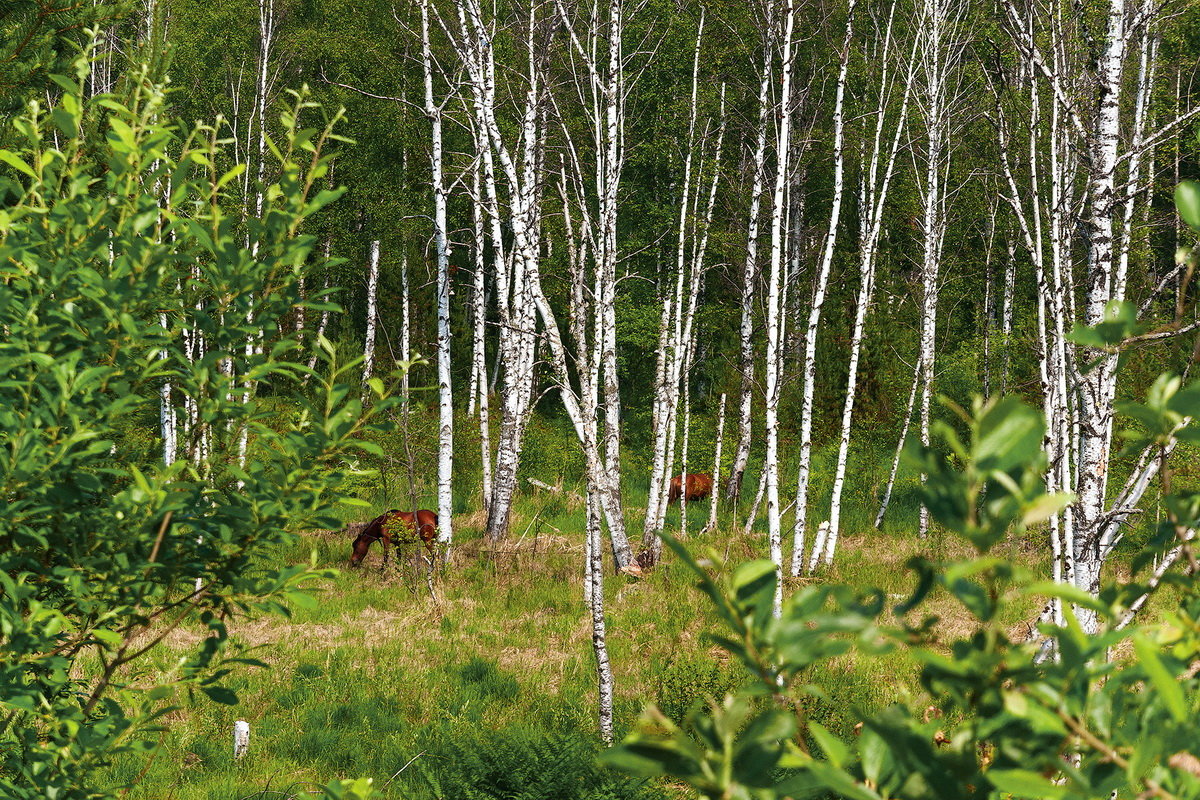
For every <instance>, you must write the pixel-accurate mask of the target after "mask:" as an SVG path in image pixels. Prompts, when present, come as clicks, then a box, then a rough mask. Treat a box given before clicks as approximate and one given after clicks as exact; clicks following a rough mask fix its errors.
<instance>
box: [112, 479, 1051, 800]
mask: <svg viewBox="0 0 1200 800" xmlns="http://www.w3.org/2000/svg"><path fill="white" fill-rule="evenodd" d="M553 505H556V504H555V503H547V502H543V503H540V504H537V503H533V502H531V501H529V500H526V501H524V504H523V505H522V506H521V507H519V508H518V515H517V517H516V521H515V523H514V525H513V533H512V536H511V538H510V540H509V541H508V542H506V543H504V544H502V545H500V546H488V545H485V542H484V540H483V538H482V525H483V518H482V515H481V514H478V513H477V514H474V515H459V516H456V518H455V524H456V530H455V537H456V542H455V547H454V551H453V557H452V559H451V562H450V565H449V566H448V568H447V569H446V570H445V572H444V573H443V574H441V575H440V576H438V578H437V579H436V580H435V581H433V582H432V583H431V582H430V581H428V580H427V576H426V574H425V571H424V570H423V569H421V568H419V567H414V565H413V564H412V563H411V561H408V560H406V559H399V560H394V561H393V563H392V565H391V566H389V568H388V569H387V570H386V571H384V570H382V569H381V553H380V552H379V549H378V545H376V547H375V549H373V550H372V551H371V553H370V554H369V555H368V557H367V560H366V561H365V562H364V565H363V566H362V567H360V568H358V569H356V570H350V569H347V568H346V567H347V559H348V557H349V554H350V541H349V539H348V538H347V537H345V536H343V535H342V534H340V533H339V532H312V533H309V534H306V535H304V536H303V537H301V539H300V541H299V542H298V543H297V544H296V545H295V547H294V548H292V549H291V550H290V551H288V552H285V553H280V554H279V557H280V558H281V559H290V560H291V561H292V562H300V561H309V560H310V559H312V558H315V562H316V564H317V565H318V566H322V567H330V568H338V569H339V570H340V571H339V572H338V574H337V575H336V576H335V577H334V578H333V579H332V580H330V581H327V582H325V584H324V585H323V586H321V587H320V588H319V590H318V591H317V592H316V603H314V604H313V605H312V606H311V607H306V608H295V609H294V610H293V613H292V615H291V618H290V619H287V618H282V617H268V618H260V619H255V620H244V621H240V622H238V623H236V624H234V625H232V627H231V631H232V634H233V636H234V637H235V639H236V640H238V641H239V642H241V643H242V644H244V645H245V646H246V647H247V648H248V652H247V653H246V655H247V656H249V657H253V658H256V659H259V660H261V661H263V662H265V663H266V664H267V665H268V668H267V669H262V668H244V669H241V670H239V671H238V672H237V673H236V675H235V677H234V678H233V679H232V686H233V688H234V689H236V691H237V693H238V697H239V700H240V702H239V704H238V705H237V706H232V707H231V706H223V705H218V704H216V703H213V702H211V701H209V700H207V699H206V698H204V697H201V696H197V697H195V698H180V707H179V708H178V709H177V710H175V711H172V712H171V713H170V714H169V715H168V716H167V718H166V720H165V730H164V731H163V733H162V734H161V736H160V739H159V743H158V746H157V748H156V749H155V750H154V751H152V752H151V753H148V754H139V755H137V756H136V757H130V758H127V759H126V760H124V761H122V762H121V763H119V764H118V765H116V766H115V767H114V768H113V772H112V778H113V781H114V783H118V784H127V783H133V784H135V785H134V786H133V787H132V788H131V789H130V790H129V792H128V794H127V796H128V797H130V798H158V799H160V800H161V799H165V798H176V799H177V800H199V799H200V798H204V799H205V800H208V799H209V798H212V800H216V799H217V798H220V799H221V800H237V799H240V798H262V800H267V798H287V797H301V796H308V795H307V794H305V792H306V791H307V790H308V789H310V788H311V787H313V786H314V785H315V784H320V783H325V782H327V781H329V780H332V779H334V778H339V777H347V778H354V777H371V778H373V779H374V781H375V786H376V787H381V788H382V789H383V796H385V797H391V798H401V797H403V798H441V797H444V798H459V797H497V798H499V797H530V798H532V797H546V798H549V797H561V798H571V797H579V798H591V797H613V798H616V797H657V796H678V794H677V793H676V792H674V791H672V790H671V788H670V787H666V786H660V785H644V784H641V783H639V782H637V781H632V780H630V779H626V778H623V777H621V776H618V775H614V774H612V773H608V772H605V771H602V770H600V768H598V767H597V766H596V765H595V759H594V755H595V753H596V752H597V751H598V744H597V738H598V737H597V732H596V731H597V727H596V722H595V717H596V709H595V705H596V679H595V667H594V660H593V655H592V647H591V622H590V617H589V615H588V613H587V610H586V608H585V606H584V602H583V594H582V584H583V581H582V578H583V534H582V525H583V515H582V512H581V510H580V509H579V508H578V507H577V504H575V503H574V502H559V503H557V506H558V507H557V508H550V506H553ZM548 511H549V513H547V512H548ZM635 511H636V510H635V509H630V519H639V517H638V516H637V515H636V513H635ZM688 516H689V521H688V526H689V528H690V530H692V531H697V530H699V529H700V528H701V527H703V525H704V522H705V520H706V518H707V504H704V509H703V511H702V510H701V509H700V508H696V509H695V510H693V511H691V512H690V513H689V515H688ZM913 516H915V514H914V515H913ZM678 525H679V514H678V511H675V510H672V511H671V513H670V515H669V516H668V526H674V527H675V528H676V529H677V528H678ZM759 527H762V525H761V523H760V525H759ZM913 528H915V525H914V526H913ZM905 529H908V530H911V528H908V526H907V525H906V524H900V525H896V526H889V529H888V530H887V531H885V532H883V533H880V532H876V531H874V530H873V529H871V530H870V532H869V533H865V532H856V531H855V530H854V529H853V528H852V529H851V530H848V531H846V532H845V534H844V537H843V540H842V542H841V545H840V549H839V552H838V556H837V561H836V564H835V565H834V566H833V567H832V568H831V569H828V570H826V571H825V572H823V573H821V574H820V575H819V576H817V577H816V578H807V579H802V580H801V581H797V583H799V582H803V581H804V580H820V581H838V582H844V583H848V584H850V585H853V586H861V587H864V588H867V587H878V588H880V589H881V590H883V591H884V592H886V593H888V595H889V596H890V597H892V598H894V599H896V600H899V599H901V598H903V597H904V596H906V593H907V592H908V591H910V590H911V588H912V586H913V582H914V579H913V575H912V573H911V572H909V571H908V570H907V569H906V567H905V563H906V562H907V561H908V559H909V558H911V557H912V556H915V555H918V554H924V555H928V556H930V557H933V558H938V559H944V558H953V557H956V556H966V555H968V550H967V548H966V547H965V546H964V545H962V544H961V543H959V542H957V541H954V540H951V539H950V538H948V537H945V536H943V535H941V534H937V533H934V534H931V535H930V537H929V538H927V539H924V540H921V539H918V538H917V537H916V536H915V535H913V534H911V533H907V532H905ZM729 530H733V531H735V532H734V533H728V532H727V531H729ZM1039 538H1043V537H1039V536H1038V535H1037V534H1028V535H1027V538H1026V539H1025V540H1023V541H1012V542H1009V543H1006V544H1004V545H1002V546H1001V548H1000V553H999V554H1002V555H1006V556H1007V557H1009V558H1011V559H1013V560H1016V561H1020V562H1024V563H1026V564H1030V565H1035V564H1034V562H1035V558H1034V554H1035V553H1038V552H1045V549H1044V548H1041V547H1038V546H1035V545H1034V544H1032V542H1033V541H1034V540H1035V539H1039ZM687 544H688V546H689V547H691V548H693V549H694V550H695V551H698V552H703V551H704V550H705V549H706V548H713V550H715V551H716V552H718V553H720V554H721V555H722V556H725V557H727V558H728V560H729V563H730V564H731V565H732V564H736V563H738V562H740V561H743V560H747V559H751V558H756V557H762V555H763V554H765V553H766V552H767V548H766V541H765V534H764V533H762V532H761V531H759V530H755V531H753V532H751V533H749V534H746V533H744V532H742V531H741V528H740V525H738V524H736V523H733V522H731V521H723V524H722V525H719V526H718V531H716V532H711V533H708V534H705V535H702V536H697V535H692V536H691V537H689V538H688V540H687ZM607 566H608V567H609V569H611V563H609V564H608V565H607ZM693 585H694V579H693V577H692V576H691V575H690V574H689V573H688V572H687V571H686V569H685V568H684V567H683V566H682V565H681V564H679V563H678V560H677V559H675V558H674V557H673V556H671V555H670V554H668V555H667V558H666V559H665V560H664V563H663V564H661V565H660V567H659V568H658V569H656V570H654V571H652V572H651V573H649V574H647V575H646V576H644V577H642V578H640V579H639V578H631V577H627V576H613V575H611V572H610V573H609V574H608V576H607V578H606V611H607V615H608V616H607V619H608V643H609V648H610V654H611V660H612V665H613V671H614V677H615V694H616V703H615V712H616V714H615V716H616V726H617V734H618V736H620V735H621V734H622V733H623V732H625V731H627V730H629V729H630V727H631V726H632V725H633V724H634V722H635V721H636V719H637V716H638V714H639V712H640V710H641V709H642V708H643V707H644V706H645V705H646V704H647V703H656V704H658V705H659V707H660V708H661V709H662V710H663V711H664V712H665V713H666V714H667V715H668V716H671V717H673V718H675V719H682V717H683V716H684V714H685V713H686V710H687V709H688V707H689V706H691V705H692V704H693V703H695V702H697V701H702V699H703V698H705V697H708V696H721V695H722V694H724V692H726V691H727V690H730V689H732V688H734V687H736V686H737V685H738V684H739V683H740V682H741V680H742V676H741V672H740V668H739V667H738V666H737V665H736V664H733V663H730V662H729V660H728V658H727V657H726V656H725V654H724V653H723V651H721V650H720V649H719V648H716V647H715V646H713V645H712V644H711V643H709V642H708V641H707V640H706V638H705V632H706V631H714V630H716V624H715V622H714V619H713V616H712V614H711V613H709V610H708V607H707V601H706V600H705V598H704V597H703V596H702V595H701V594H700V593H699V592H698V591H696V590H695V589H694V588H693ZM431 589H432V591H431ZM929 610H930V611H932V612H933V613H939V614H941V615H942V616H943V618H944V619H943V625H945V626H946V627H945V632H946V633H947V634H953V633H955V632H961V631H962V630H965V626H966V624H967V621H966V619H965V618H961V617H956V615H957V614H961V612H959V611H956V610H955V609H954V607H953V606H952V605H951V604H950V603H949V602H948V601H947V600H946V599H945V598H935V599H934V601H933V606H932V607H931V608H930V609H929ZM1034 614H1035V608H1034V607H1033V606H1032V605H1031V607H1030V608H1028V609H1024V610H1020V609H1017V610H1014V613H1013V618H1012V619H1011V620H1007V621H1006V624H1010V625H1011V626H1012V628H1013V633H1014V634H1019V633H1021V632H1022V631H1023V630H1025V629H1026V627H1027V625H1028V620H1030V619H1031V618H1032V617H1033V616H1034ZM956 629H958V630H957V631H956ZM198 630H199V628H197V631H198ZM199 635H200V634H199V633H198V632H190V631H186V630H185V631H181V632H178V633H176V634H174V635H173V636H172V637H171V638H169V639H168V640H167V642H166V646H165V647H164V648H160V651H159V652H158V653H157V655H156V659H157V666H156V668H158V669H164V670H166V669H169V668H170V667H171V666H172V665H173V664H175V663H177V661H178V657H179V653H180V652H181V650H182V648H183V647H184V646H186V645H189V644H194V643H195V640H196V638H197V637H198V636H199ZM881 675H886V676H887V679H886V680H881V679H880V676H881ZM809 681H810V682H811V683H815V684H817V685H820V686H822V687H823V688H824V690H825V691H826V692H827V693H828V695H829V698H830V699H829V701H827V702H819V701H812V704H811V708H809V709H807V713H809V714H810V715H811V716H812V717H813V718H815V719H818V720H820V721H821V722H823V723H824V724H826V725H827V726H830V727H833V728H834V729H835V730H840V731H847V730H848V729H849V728H851V727H852V726H853V724H854V723H855V721H856V716H855V714H854V712H853V710H852V706H857V707H860V708H864V709H872V708H878V707H880V706H883V705H886V704H888V703H890V702H893V701H895V700H896V699H898V698H900V697H901V696H902V695H904V694H907V695H908V696H909V697H910V698H911V697H913V696H916V697H918V698H919V697H920V696H921V690H920V688H919V686H918V683H917V680H916V675H915V671H914V669H913V668H912V666H911V664H909V663H908V662H907V661H906V658H905V656H903V654H891V655H885V656H880V657H874V658H872V659H870V660H869V661H860V660H856V659H855V658H854V657H850V656H846V657H842V658H838V659H835V660H833V661H832V662H829V663H828V664H826V665H824V666H822V667H820V668H819V669H817V670H815V671H814V674H812V675H811V676H810V677H809ZM236 719H244V720H247V721H248V722H249V723H250V727H251V741H250V751H249V754H248V755H247V756H245V757H244V758H242V759H240V760H237V761H234V759H233V757H232V753H231V749H232V747H231V744H232V729H233V722H234V720H236Z"/></svg>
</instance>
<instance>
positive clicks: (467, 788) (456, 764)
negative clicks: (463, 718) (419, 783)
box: [398, 727, 669, 800]
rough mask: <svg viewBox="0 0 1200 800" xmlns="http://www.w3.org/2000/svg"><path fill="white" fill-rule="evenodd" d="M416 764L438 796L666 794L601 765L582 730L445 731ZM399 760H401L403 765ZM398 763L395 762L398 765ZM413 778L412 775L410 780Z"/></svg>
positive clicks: (492, 799) (497, 799)
mask: <svg viewBox="0 0 1200 800" xmlns="http://www.w3.org/2000/svg"><path fill="white" fill-rule="evenodd" d="M446 733H447V734H450V735H448V736H446V735H445V734H443V736H444V737H445V738H440V741H439V740H435V742H436V744H434V743H433V742H431V752H430V753H429V754H428V756H427V757H426V759H424V760H421V761H418V762H417V763H416V764H414V765H413V766H414V767H419V772H420V774H421V776H422V777H423V778H424V780H425V781H426V782H427V784H428V790H429V796H430V797H432V798H437V799H438V800H441V799H442V798H445V800H451V798H454V799H455V800H626V799H628V800H633V798H645V800H650V799H651V798H660V797H661V798H665V797H668V796H669V795H668V794H667V793H666V792H665V791H663V790H662V789H658V788H656V787H653V786H648V785H647V784H646V783H645V782H644V781H641V780H634V779H631V778H628V777H625V776H623V775H620V774H618V773H616V772H613V771H611V770H608V769H604V768H602V767H600V766H599V765H598V764H597V763H596V756H597V755H598V754H599V752H600V751H599V747H598V745H597V744H596V742H595V741H594V740H593V739H592V737H591V736H587V735H584V734H582V733H581V732H578V731H577V732H573V733H559V734H555V733H546V732H544V731H540V730H536V729H530V728H522V727H511V728H506V729H504V730H500V731H466V730H456V731H453V732H450V731H447V732H446ZM402 763H403V762H401V764H400V765H402ZM400 765H398V766H400ZM410 781H411V779H410Z"/></svg>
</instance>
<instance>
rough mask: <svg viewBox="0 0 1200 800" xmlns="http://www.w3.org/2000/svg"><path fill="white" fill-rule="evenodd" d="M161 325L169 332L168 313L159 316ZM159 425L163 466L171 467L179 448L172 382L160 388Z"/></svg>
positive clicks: (167, 382) (164, 382)
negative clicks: (172, 400) (172, 397)
mask: <svg viewBox="0 0 1200 800" xmlns="http://www.w3.org/2000/svg"><path fill="white" fill-rule="evenodd" d="M158 320H159V324H160V325H162V329H163V331H164V332H167V331H168V330H169V328H168V326H167V315H166V313H165V312H164V313H160V314H159V315H158ZM160 355H161V358H162V359H163V360H164V361H165V360H166V359H167V357H168V353H167V351H166V350H163V351H162V353H161V354H160ZM159 424H160V427H161V429H162V440H163V464H164V465H165V466H168V467H169V466H171V465H172V464H174V463H175V451H176V447H177V441H178V439H177V436H176V422H175V407H174V405H173V404H172V402H171V382H170V381H163V383H162V386H161V387H160V388H159Z"/></svg>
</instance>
